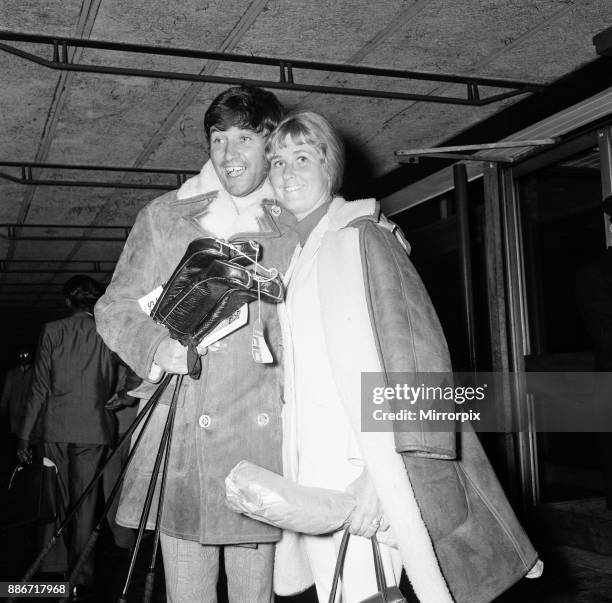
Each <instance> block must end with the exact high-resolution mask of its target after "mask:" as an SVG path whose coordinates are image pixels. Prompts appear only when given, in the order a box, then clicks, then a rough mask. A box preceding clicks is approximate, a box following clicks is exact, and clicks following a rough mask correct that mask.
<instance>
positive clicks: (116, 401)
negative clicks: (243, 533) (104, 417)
mask: <svg viewBox="0 0 612 603" xmlns="http://www.w3.org/2000/svg"><path fill="white" fill-rule="evenodd" d="M126 406H128V404H126V403H125V398H123V397H122V396H120V395H119V394H113V396H112V397H111V398H109V399H108V400H107V401H106V403H105V404H104V408H105V409H106V410H110V411H112V412H115V411H117V410H121V409H122V408H124V407H126Z"/></svg>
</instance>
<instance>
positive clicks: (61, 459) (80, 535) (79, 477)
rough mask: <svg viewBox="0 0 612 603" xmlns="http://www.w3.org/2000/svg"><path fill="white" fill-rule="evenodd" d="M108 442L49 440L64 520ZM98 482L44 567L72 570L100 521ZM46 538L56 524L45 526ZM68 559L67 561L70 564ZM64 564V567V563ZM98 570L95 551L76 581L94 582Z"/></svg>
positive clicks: (45, 447)
mask: <svg viewBox="0 0 612 603" xmlns="http://www.w3.org/2000/svg"><path fill="white" fill-rule="evenodd" d="M106 449H107V446H105V445H102V444H70V443H66V442H45V443H44V444H43V450H44V455H45V456H46V457H47V458H49V459H50V460H51V461H53V463H55V465H56V466H57V477H58V491H59V509H58V521H63V519H64V518H65V517H66V514H67V512H68V510H69V509H71V508H72V507H73V506H74V503H75V502H76V501H77V500H78V499H79V497H80V496H81V494H82V493H83V492H84V490H85V488H86V487H87V485H88V484H89V482H90V481H91V479H92V478H93V476H94V475H95V474H96V472H97V471H98V469H99V467H100V465H101V463H102V461H103V460H104V458H105V456H106ZM98 490H99V488H98V484H96V486H95V487H94V488H93V489H92V491H91V492H90V493H89V494H88V495H87V498H86V499H85V500H84V501H83V503H82V504H81V505H80V507H79V509H78V511H77V512H76V514H75V516H74V517H73V519H72V521H71V522H70V524H69V525H68V526H67V529H66V531H65V532H64V534H65V538H64V541H63V542H58V543H57V544H56V545H55V547H54V549H53V550H52V551H51V553H50V554H49V556H48V557H47V559H46V560H45V564H44V566H43V567H42V568H41V570H42V571H46V572H61V571H65V570H67V569H70V570H72V568H73V567H74V565H75V563H76V562H77V559H78V558H79V555H80V554H81V551H82V550H83V549H84V548H85V545H86V544H87V541H88V540H89V536H90V535H91V532H92V531H93V529H94V526H95V524H96V503H97V499H98ZM44 531H45V532H46V534H45V535H44V539H43V541H44V542H47V541H48V540H49V539H50V538H51V536H52V535H53V531H54V526H53V525H51V524H48V525H47V526H45V529H44ZM66 551H67V555H66ZM66 557H67V559H66ZM66 562H67V565H66ZM62 565H64V567H63V568H62V567H61V566H62ZM93 574H94V553H93V552H92V554H91V555H90V556H89V558H88V559H87V561H86V562H85V563H84V565H83V567H82V569H81V572H80V573H79V575H78V576H77V577H76V580H75V583H76V584H90V583H91V582H92V581H93Z"/></svg>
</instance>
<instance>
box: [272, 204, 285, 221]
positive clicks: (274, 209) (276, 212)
mask: <svg viewBox="0 0 612 603" xmlns="http://www.w3.org/2000/svg"><path fill="white" fill-rule="evenodd" d="M281 211H282V209H281V208H280V207H279V206H278V205H273V206H272V207H271V208H270V212H271V213H272V215H273V216H274V217H275V218H278V216H280V215H281Z"/></svg>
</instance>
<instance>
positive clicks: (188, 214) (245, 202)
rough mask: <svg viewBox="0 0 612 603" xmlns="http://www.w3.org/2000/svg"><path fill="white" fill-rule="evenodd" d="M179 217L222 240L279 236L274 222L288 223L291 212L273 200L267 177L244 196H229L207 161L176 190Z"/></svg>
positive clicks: (278, 230) (290, 219)
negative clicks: (180, 210)
mask: <svg viewBox="0 0 612 603" xmlns="http://www.w3.org/2000/svg"><path fill="white" fill-rule="evenodd" d="M176 197H177V205H180V206H182V212H181V213H182V215H183V217H184V218H185V219H186V220H188V221H189V222H191V223H194V224H195V225H196V226H197V227H198V228H199V229H200V230H203V231H204V232H206V233H207V234H209V235H213V236H215V237H219V238H222V239H226V240H227V239H230V238H234V239H236V238H244V237H245V236H248V235H253V234H257V235H258V237H262V236H264V237H266V236H271V237H272V236H280V229H279V227H278V224H277V222H281V223H284V224H287V225H290V226H292V225H293V224H294V223H295V218H294V217H293V215H292V214H291V213H290V212H288V211H287V210H285V209H282V208H281V207H280V206H279V205H277V204H276V202H275V201H274V200H273V197H274V191H273V190H272V186H271V185H270V183H269V181H268V179H267V178H266V180H265V181H264V183H263V184H262V185H261V186H260V187H259V188H258V189H257V190H256V191H253V192H252V193H250V194H249V195H246V196H244V197H235V196H233V195H230V194H229V193H228V192H227V191H226V190H225V189H224V188H223V186H222V184H221V182H220V181H219V178H218V176H217V174H216V172H215V170H214V167H213V165H212V162H211V161H210V160H209V161H207V162H206V163H205V164H204V167H203V168H202V170H201V172H200V173H199V174H198V175H197V176H194V177H193V178H190V179H189V180H187V181H186V182H185V183H184V184H183V185H182V186H181V188H180V189H179V190H178V191H177V195H176Z"/></svg>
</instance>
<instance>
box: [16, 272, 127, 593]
mask: <svg viewBox="0 0 612 603" xmlns="http://www.w3.org/2000/svg"><path fill="white" fill-rule="evenodd" d="M101 291H102V288H101V286H100V284H99V283H98V282H97V281H95V280H94V279H92V278H90V277H88V276H85V275H77V276H73V277H72V278H70V279H69V280H68V281H67V282H66V284H65V285H64V296H65V298H66V305H67V306H68V308H69V309H70V311H71V315H70V316H69V317H67V318H64V319H61V320H57V321H54V322H49V323H47V324H45V325H44V327H43V330H42V334H41V336H40V341H39V344H38V350H37V353H36V362H35V365H34V377H33V380H32V393H31V395H30V397H29V399H28V403H27V406H26V411H25V414H24V417H23V421H22V423H21V426H20V428H19V430H18V437H19V438H20V442H19V446H18V451H17V455H18V457H19V460H20V461H21V462H27V461H28V460H29V459H31V451H30V439H31V434H32V430H33V428H34V425H35V424H36V422H37V420H38V419H39V417H41V422H42V447H43V453H44V455H45V456H46V457H48V458H49V459H50V460H51V461H53V463H54V464H55V465H56V467H57V472H58V488H59V497H60V517H59V519H60V520H61V519H63V516H64V515H65V513H66V511H67V510H68V509H69V508H71V507H72V506H73V505H74V503H75V502H76V501H77V499H78V498H79V497H80V496H81V494H82V493H83V491H84V490H85V488H86V487H87V485H88V484H89V482H90V481H91V479H92V477H93V476H94V475H95V473H96V472H97V471H98V468H99V466H100V464H101V462H102V461H103V459H104V457H105V455H106V452H107V447H108V445H109V444H111V443H112V442H113V439H114V435H115V431H116V425H115V419H114V417H113V416H112V414H111V413H109V412H108V411H107V410H106V409H105V407H104V405H105V403H106V401H107V400H108V399H109V398H110V397H111V396H112V395H113V393H114V391H115V389H116V383H117V374H118V367H119V360H118V358H117V357H116V355H115V354H113V353H112V352H111V351H110V350H109V349H108V348H107V347H106V346H105V345H104V342H103V341H102V339H101V338H100V337H99V335H98V334H97V332H96V326H95V323H94V317H93V306H94V304H95V303H96V301H97V299H98V297H99V296H100V293H101ZM97 493H98V491H97V488H94V489H93V490H92V492H91V493H90V494H89V495H88V497H87V498H86V499H85V501H84V502H83V504H82V505H81V506H80V507H79V509H78V511H77V512H76V514H75V517H74V519H73V521H72V522H71V524H70V525H69V526H68V530H67V537H68V538H67V540H68V542H67V546H68V564H69V566H70V567H72V566H73V565H74V564H75V563H76V561H77V559H78V558H79V555H80V554H81V552H82V551H83V549H84V547H85V545H86V543H87V540H88V538H89V535H90V534H91V532H92V530H93V528H94V525H95V519H96V517H95V508H96V500H97ZM50 527H51V529H50V530H49V532H50V533H49V534H48V535H47V538H46V540H45V543H46V541H47V540H49V538H50V536H51V535H52V533H53V530H52V526H50ZM58 545H60V543H58ZM58 545H56V546H55V547H54V549H53V551H52V554H50V555H49V556H48V557H47V558H46V559H45V565H44V567H43V568H42V569H43V571H45V572H61V571H63V570H65V569H66V568H65V567H61V564H62V563H63V562H64V561H63V559H62V558H63V556H64V555H63V554H62V552H61V545H60V546H58ZM93 572H94V559H93V555H90V556H89V558H88V560H87V561H86V562H85V564H84V565H83V568H82V570H81V571H80V573H79V575H78V576H77V578H76V585H77V587H76V591H75V594H78V595H79V596H82V595H83V596H84V595H85V594H86V592H87V591H88V590H90V586H91V584H92V582H93Z"/></svg>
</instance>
